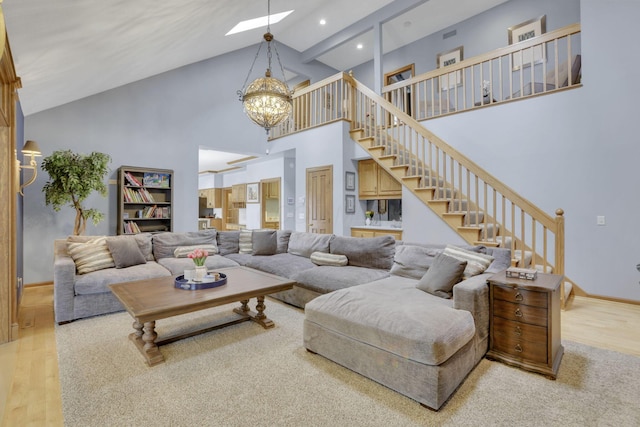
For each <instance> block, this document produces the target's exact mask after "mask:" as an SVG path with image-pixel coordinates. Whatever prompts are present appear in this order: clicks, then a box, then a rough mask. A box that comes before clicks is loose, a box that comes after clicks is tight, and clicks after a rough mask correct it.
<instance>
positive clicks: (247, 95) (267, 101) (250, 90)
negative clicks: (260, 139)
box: [237, 0, 292, 154]
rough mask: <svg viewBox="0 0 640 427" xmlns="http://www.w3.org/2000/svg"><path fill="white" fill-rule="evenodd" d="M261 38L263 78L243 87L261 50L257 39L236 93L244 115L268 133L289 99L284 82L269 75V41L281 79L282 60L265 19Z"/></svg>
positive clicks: (283, 113)
mask: <svg viewBox="0 0 640 427" xmlns="http://www.w3.org/2000/svg"><path fill="white" fill-rule="evenodd" d="M267 8H268V12H267V16H270V15H271V0H268V1H267ZM264 40H265V41H266V42H267V71H266V72H265V74H264V77H258V78H257V79H255V80H254V81H252V82H251V83H250V84H249V86H247V81H248V80H249V76H250V75H251V72H252V71H253V66H254V65H255V63H256V59H258V55H260V49H262V44H263V43H264V42H261V43H260V47H258V52H257V53H256V57H255V58H254V59H253V63H252V64H251V68H250V69H249V73H248V74H247V78H246V79H245V81H244V84H243V85H242V89H241V90H239V91H238V92H237V93H238V96H239V97H240V101H242V105H243V106H244V112H245V114H246V115H247V116H248V117H249V118H250V119H251V120H252V121H253V122H254V123H256V124H257V125H258V126H261V127H263V128H264V129H265V130H266V131H267V135H268V134H269V130H270V129H271V128H272V127H274V126H276V125H277V124H278V123H280V122H282V121H283V120H284V119H286V118H287V117H289V114H291V109H292V98H291V91H290V90H289V86H287V84H286V83H285V82H284V81H281V80H278V79H276V78H275V77H271V43H272V42H273V50H274V51H275V52H276V58H277V60H278V64H279V65H280V71H281V72H282V78H283V80H284V68H283V67H282V62H280V55H279V54H278V50H277V48H276V45H275V41H274V40H273V34H271V28H270V22H269V20H267V32H266V33H265V35H264ZM245 87H246V90H245ZM267 154H269V152H268V150H267Z"/></svg>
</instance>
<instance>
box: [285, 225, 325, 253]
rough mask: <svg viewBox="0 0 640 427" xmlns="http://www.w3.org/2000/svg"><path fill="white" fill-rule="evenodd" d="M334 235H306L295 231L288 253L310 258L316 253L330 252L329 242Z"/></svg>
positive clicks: (290, 238)
mask: <svg viewBox="0 0 640 427" xmlns="http://www.w3.org/2000/svg"><path fill="white" fill-rule="evenodd" d="M332 237H334V235H333V234H316V233H306V232H303V231H294V232H292V233H291V236H290V237H289V247H288V248H287V252H288V253H290V254H292V255H298V256H303V257H306V258H309V257H310V256H311V254H312V253H314V252H329V242H330V241H331V238H332Z"/></svg>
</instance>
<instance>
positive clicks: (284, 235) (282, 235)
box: [276, 230, 291, 254]
mask: <svg viewBox="0 0 640 427" xmlns="http://www.w3.org/2000/svg"><path fill="white" fill-rule="evenodd" d="M277 235H278V249H276V253H277V254H286V253H287V249H288V248H289V238H290V237H291V230H278V232H277Z"/></svg>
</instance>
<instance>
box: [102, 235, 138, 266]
mask: <svg viewBox="0 0 640 427" xmlns="http://www.w3.org/2000/svg"><path fill="white" fill-rule="evenodd" d="M107 246H108V247H109V252H111V256H112V257H113V261H114V263H115V264H116V268H125V267H131V266H132V265H139V264H146V263H147V260H146V258H145V256H144V254H143V253H142V251H141V250H140V246H139V245H138V242H137V240H136V239H135V237H133V236H113V237H107Z"/></svg>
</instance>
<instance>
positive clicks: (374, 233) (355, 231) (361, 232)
mask: <svg viewBox="0 0 640 427" xmlns="http://www.w3.org/2000/svg"><path fill="white" fill-rule="evenodd" d="M380 236H393V238H394V239H396V240H402V231H394V230H372V229H370V228H351V237H380Z"/></svg>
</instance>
